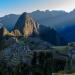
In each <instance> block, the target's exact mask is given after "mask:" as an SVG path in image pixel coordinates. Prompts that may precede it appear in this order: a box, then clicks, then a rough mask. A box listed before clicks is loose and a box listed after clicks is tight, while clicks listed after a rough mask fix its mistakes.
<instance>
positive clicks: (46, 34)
mask: <svg viewBox="0 0 75 75" xmlns="http://www.w3.org/2000/svg"><path fill="white" fill-rule="evenodd" d="M39 34H40V37H41V38H42V39H43V40H45V41H48V42H50V43H51V44H53V45H65V44H66V42H65V39H64V38H63V37H61V36H60V34H58V33H57V32H56V31H55V30H54V29H52V28H50V27H46V26H44V25H40V26H39Z"/></svg>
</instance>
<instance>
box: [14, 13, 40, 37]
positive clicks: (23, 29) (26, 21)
mask: <svg viewBox="0 0 75 75" xmlns="http://www.w3.org/2000/svg"><path fill="white" fill-rule="evenodd" d="M38 27H39V25H38V24H37V23H36V22H35V21H34V20H33V19H32V18H31V17H30V16H29V15H28V14H27V13H25V12H24V13H23V14H22V15H21V16H20V17H19V19H18V20H17V23H16V24H15V27H14V34H15V35H17V34H20V35H23V36H26V37H28V36H32V35H33V34H34V35H37V34H38ZM16 33H17V34H16Z"/></svg>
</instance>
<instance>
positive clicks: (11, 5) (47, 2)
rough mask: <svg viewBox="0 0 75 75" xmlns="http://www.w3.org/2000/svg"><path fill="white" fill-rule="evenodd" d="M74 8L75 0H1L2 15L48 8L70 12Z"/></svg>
mask: <svg viewBox="0 0 75 75" xmlns="http://www.w3.org/2000/svg"><path fill="white" fill-rule="evenodd" d="M74 8H75V0H0V16H3V15H6V14H10V13H15V14H21V13H22V12H24V11H26V12H32V11H35V10H47V9H49V10H65V11H67V12H69V11H71V10H73V9H74Z"/></svg>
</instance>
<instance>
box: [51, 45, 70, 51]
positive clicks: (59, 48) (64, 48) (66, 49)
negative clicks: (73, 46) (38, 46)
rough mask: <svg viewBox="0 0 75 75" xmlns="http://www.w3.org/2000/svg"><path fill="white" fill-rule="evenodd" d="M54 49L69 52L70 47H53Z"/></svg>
mask: <svg viewBox="0 0 75 75" xmlns="http://www.w3.org/2000/svg"><path fill="white" fill-rule="evenodd" d="M52 48H53V49H55V50H57V51H61V52H67V51H68V49H69V46H53V47H52Z"/></svg>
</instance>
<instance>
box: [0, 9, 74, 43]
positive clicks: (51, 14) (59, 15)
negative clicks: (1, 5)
mask: <svg viewBox="0 0 75 75" xmlns="http://www.w3.org/2000/svg"><path fill="white" fill-rule="evenodd" d="M28 14H29V15H30V16H31V17H32V18H33V19H34V20H35V21H36V22H38V23H39V24H40V25H44V26H48V27H51V28H53V29H55V30H56V31H57V32H58V33H59V34H60V35H61V36H62V37H64V38H65V40H66V41H67V42H72V41H75V39H74V37H75V29H74V28H75V10H73V11H71V12H70V13H67V12H65V11H49V10H46V11H39V10H37V11H34V12H32V13H28ZM19 16H20V15H15V14H10V15H6V16H4V17H1V18H0V23H2V24H3V25H4V26H5V27H6V28H7V29H8V30H9V31H11V30H12V29H13V28H14V26H15V23H16V22H17V20H18V18H19ZM64 34H65V35H64ZM68 37H69V38H68Z"/></svg>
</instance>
